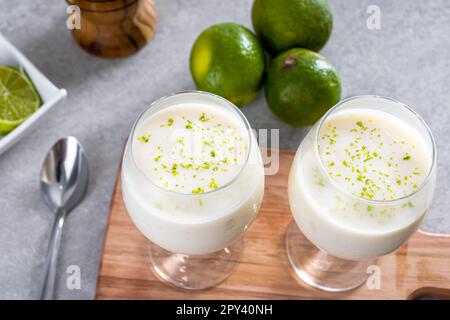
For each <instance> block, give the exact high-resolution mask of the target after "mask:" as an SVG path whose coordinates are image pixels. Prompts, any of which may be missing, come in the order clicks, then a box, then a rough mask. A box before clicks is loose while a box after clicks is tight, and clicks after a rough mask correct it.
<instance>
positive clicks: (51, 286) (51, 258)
mask: <svg viewBox="0 0 450 320" xmlns="http://www.w3.org/2000/svg"><path fill="white" fill-rule="evenodd" d="M65 219H66V210H65V209H62V208H61V209H58V211H57V212H56V217H55V221H54V222H53V228H52V234H51V236H50V242H49V244H48V249H47V256H46V258H45V266H44V268H45V276H44V283H43V285H42V290H41V296H40V299H41V300H52V299H54V298H55V280H56V265H57V262H58V252H59V247H60V245H61V235H62V228H63V225H64V220H65Z"/></svg>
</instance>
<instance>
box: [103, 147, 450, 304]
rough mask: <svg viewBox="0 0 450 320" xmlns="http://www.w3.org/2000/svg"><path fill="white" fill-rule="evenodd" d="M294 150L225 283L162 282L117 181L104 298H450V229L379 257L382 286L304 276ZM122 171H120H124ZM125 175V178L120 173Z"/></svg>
mask: <svg viewBox="0 0 450 320" xmlns="http://www.w3.org/2000/svg"><path fill="white" fill-rule="evenodd" d="M293 156H294V153H293V152H292V151H281V152H280V170H279V172H278V174H277V175H274V176H267V177H266V189H265V195H264V201H263V205H262V209H261V211H260V213H259V215H258V217H257V218H256V220H255V222H254V223H253V225H252V226H251V227H250V229H249V231H248V232H247V234H246V236H245V238H244V241H245V249H244V252H243V255H242V259H241V263H240V265H239V266H238V267H237V269H236V271H235V272H234V273H233V274H232V275H231V276H230V277H229V278H228V279H226V280H225V281H224V282H222V283H221V284H220V285H218V286H217V287H214V288H211V289H206V290H201V291H186V290H182V289H178V288H175V287H172V286H170V285H167V284H165V283H162V282H160V281H159V280H158V279H157V278H156V277H155V276H154V275H153V273H152V271H151V269H150V267H149V264H148V260H147V256H146V255H147V253H146V250H147V240H146V238H145V237H144V236H143V235H141V234H140V232H139V231H138V230H137V229H136V227H135V226H134V225H133V223H132V222H131V220H130V218H129V216H128V213H127V212H126V209H125V206H124V203H123V201H122V195H121V191H120V183H119V181H117V184H116V189H115V192H114V197H113V199H112V204H111V212H110V221H109V226H108V230H107V232H106V240H105V245H104V253H103V256H102V260H101V267H100V272H99V278H98V286H97V296H96V298H97V299H408V298H420V297H423V296H438V297H443V298H449V297H450V236H449V235H436V234H429V233H425V232H421V231H418V232H417V233H416V234H415V235H414V236H413V237H412V238H411V239H410V241H408V242H407V243H406V244H405V245H403V246H402V247H401V248H400V249H399V250H397V251H396V252H394V253H392V254H389V255H387V256H384V257H382V258H380V259H378V260H377V265H378V266H379V267H380V269H381V288H380V289H377V290H369V289H368V288H367V286H361V287H360V288H358V289H355V290H353V291H349V292H346V293H327V292H323V291H320V290H317V289H313V288H311V287H309V286H308V285H306V284H305V283H303V282H302V281H301V280H299V279H298V278H297V277H296V276H295V274H294V273H293V271H292V270H291V267H290V265H289V262H288V259H287V256H286V252H285V246H284V240H285V231H286V228H287V226H288V224H289V222H290V221H291V213H290V210H289V207H288V206H289V205H288V199H287V177H288V173H289V168H290V165H291V162H292V160H293ZM119 176H120V175H119ZM118 180H119V178H118Z"/></svg>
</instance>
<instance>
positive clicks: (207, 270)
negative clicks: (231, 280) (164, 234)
mask: <svg viewBox="0 0 450 320" xmlns="http://www.w3.org/2000/svg"><path fill="white" fill-rule="evenodd" d="M149 243H150V245H149V257H150V263H151V266H152V269H153V272H154V273H155V274H156V275H157V276H158V277H159V278H160V279H162V280H163V281H166V282H168V283H170V284H172V285H174V286H177V287H180V288H184V289H191V290H198V289H205V288H210V287H213V286H215V285H217V284H219V283H220V282H222V281H223V280H225V279H226V278H227V277H228V276H229V275H230V274H231V273H232V272H233V271H234V269H235V268H236V266H237V265H238V264H239V260H240V257H241V252H242V250H243V240H242V238H241V239H239V240H237V241H235V242H234V243H233V244H231V245H230V246H228V247H226V248H224V249H222V250H220V251H217V252H214V253H211V254H206V255H198V256H196V255H186V254H181V253H173V252H170V251H167V250H165V249H163V248H161V247H159V246H157V245H156V244H154V243H152V242H149Z"/></svg>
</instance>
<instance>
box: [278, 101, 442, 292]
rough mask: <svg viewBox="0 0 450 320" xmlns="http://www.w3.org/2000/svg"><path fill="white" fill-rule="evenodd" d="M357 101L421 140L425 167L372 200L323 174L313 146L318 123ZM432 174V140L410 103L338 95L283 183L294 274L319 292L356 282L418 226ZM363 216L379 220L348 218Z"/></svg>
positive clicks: (288, 247) (341, 288)
mask: <svg viewBox="0 0 450 320" xmlns="http://www.w3.org/2000/svg"><path fill="white" fill-rule="evenodd" d="M356 108H358V109H360V108H364V109H366V110H369V112H370V110H375V111H383V112H385V113H387V114H389V115H391V116H393V117H395V118H397V119H399V120H402V121H404V122H406V123H407V124H409V125H410V126H411V127H412V128H413V129H415V131H416V132H417V134H418V135H419V136H420V137H421V138H422V139H423V141H424V142H425V143H424V144H425V146H426V151H427V152H428V154H429V155H431V166H430V169H429V171H428V172H427V173H425V174H426V178H425V179H424V181H423V182H422V184H421V185H420V186H417V189H416V190H415V191H414V192H412V193H410V194H406V195H404V196H402V197H399V198H394V199H388V200H371V199H368V198H366V197H362V196H361V197H360V196H359V195H354V194H352V193H350V192H348V190H346V189H344V188H343V187H342V186H341V185H339V184H338V183H337V182H336V181H335V180H334V179H333V177H331V176H330V173H329V171H328V170H327V168H326V165H325V163H324V161H323V159H322V156H321V154H320V151H319V147H320V142H319V134H320V132H321V128H322V126H323V125H324V123H325V122H326V121H327V119H329V118H330V117H331V116H333V115H334V114H335V113H337V112H340V111H344V110H351V109H356ZM435 180H436V147H435V142H434V139H433V136H432V134H431V131H430V129H429V128H428V126H427V125H426V124H425V122H424V121H423V120H422V118H421V117H420V116H419V115H418V114H417V113H415V112H414V111H413V110H412V109H411V108H409V107H408V106H406V105H404V104H402V103H400V102H398V101H395V100H393V99H389V98H383V97H378V96H358V97H353V98H350V99H347V100H344V101H342V102H340V103H339V104H337V105H336V106H334V107H333V108H332V109H330V110H329V111H328V113H326V114H325V115H324V116H323V117H322V119H320V120H319V121H318V122H317V123H316V124H315V125H314V126H313V127H312V129H311V130H310V132H309V133H308V134H307V136H306V137H305V139H304V140H303V142H302V143H301V145H300V146H299V148H298V151H297V153H296V156H295V159H294V162H293V165H292V167H291V171H290V175H289V184H288V186H289V188H288V189H289V202H290V207H291V211H292V214H293V217H294V221H293V222H291V224H290V225H289V227H288V230H287V234H286V250H287V255H288V258H289V261H290V264H291V266H292V268H293V269H294V271H295V273H296V274H297V275H298V276H299V277H300V278H301V279H302V280H303V281H304V282H306V283H308V284H309V285H311V286H313V287H316V288H319V289H322V290H326V291H332V292H339V291H346V290H350V289H353V288H356V287H358V286H360V285H361V284H363V283H364V282H365V281H366V279H367V277H368V270H367V269H368V267H369V266H370V265H372V264H374V263H375V260H374V259H376V258H377V257H380V256H383V255H385V254H387V253H389V252H392V251H394V250H396V249H397V248H399V247H400V246H401V245H402V244H403V243H404V242H405V241H407V240H408V239H409V238H410V237H411V235H412V234H413V233H414V232H415V231H416V230H417V229H418V227H419V225H420V223H421V221H422V220H423V218H424V216H425V214H426V212H427V211H428V209H429V206H430V202H431V200H432V197H433V192H434V187H435ZM395 216H397V217H402V218H401V219H402V220H399V221H400V222H399V223H396V224H395V225H393V226H392V227H390V226H389V219H394V218H392V217H395ZM369 217H372V219H378V220H376V221H377V223H380V226H382V227H380V228H376V227H373V228H366V227H365V228H362V227H361V228H358V224H354V225H352V224H351V223H347V222H348V221H351V220H352V219H360V220H361V221H363V219H366V218H367V219H369ZM367 219H366V220H367ZM362 223H363V222H361V225H362ZM382 224H387V226H383V225H382Z"/></svg>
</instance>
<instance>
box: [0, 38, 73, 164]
mask: <svg viewBox="0 0 450 320" xmlns="http://www.w3.org/2000/svg"><path fill="white" fill-rule="evenodd" d="M0 64H2V65H10V66H15V67H18V68H23V69H24V70H25V72H26V73H27V75H28V76H29V77H30V78H31V80H32V81H33V83H34V85H35V87H36V89H37V91H38V92H39V95H40V96H41V99H42V105H41V107H40V108H39V109H38V110H37V111H36V112H35V113H33V114H32V115H31V116H30V117H29V118H28V119H27V120H25V121H24V122H23V123H22V124H21V125H20V126H18V127H17V128H15V129H14V130H13V131H11V132H10V133H8V134H7V135H6V136H3V137H0V155H1V154H2V153H3V152H5V151H6V150H7V149H8V148H10V147H11V146H12V145H13V144H15V143H16V142H18V141H19V140H20V139H22V138H23V137H24V136H25V135H26V134H28V133H29V132H30V131H31V130H32V129H33V128H34V127H35V126H36V124H38V123H39V122H40V121H42V119H43V116H44V115H45V114H46V113H47V112H49V111H50V109H52V108H53V107H54V106H55V105H56V104H58V103H59V102H61V101H62V100H64V98H65V97H66V95H67V92H66V90H65V89H59V88H57V87H56V86H55V85H54V84H53V83H51V82H50V80H48V79H47V78H46V77H45V76H44V75H43V74H42V73H41V72H40V71H39V70H38V69H37V68H36V67H35V66H34V65H33V64H32V63H31V62H30V61H29V60H28V59H27V58H26V57H25V56H24V55H23V54H22V53H20V51H19V50H17V49H16V48H15V47H14V46H13V45H12V44H11V43H9V42H8V40H6V39H5V37H3V35H2V34H1V33H0Z"/></svg>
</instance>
